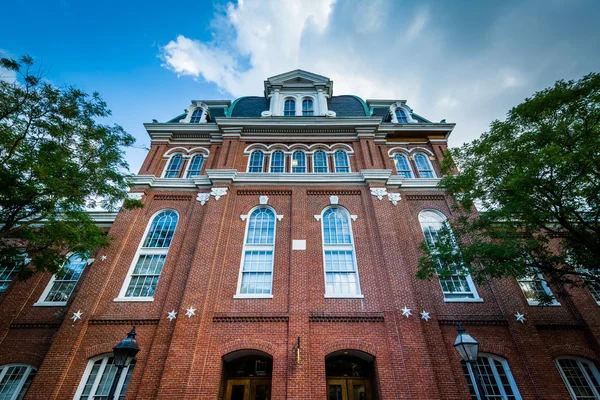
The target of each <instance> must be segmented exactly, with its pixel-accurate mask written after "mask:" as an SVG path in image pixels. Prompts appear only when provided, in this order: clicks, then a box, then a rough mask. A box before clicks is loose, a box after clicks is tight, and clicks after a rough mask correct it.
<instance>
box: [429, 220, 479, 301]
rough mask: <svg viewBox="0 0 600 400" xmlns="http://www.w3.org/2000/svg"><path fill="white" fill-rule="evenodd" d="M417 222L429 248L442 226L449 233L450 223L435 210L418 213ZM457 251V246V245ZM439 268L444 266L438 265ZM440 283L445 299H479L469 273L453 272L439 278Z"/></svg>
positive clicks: (435, 241)
mask: <svg viewBox="0 0 600 400" xmlns="http://www.w3.org/2000/svg"><path fill="white" fill-rule="evenodd" d="M419 223H420V224H421V229H422V230H423V235H424V236H425V241H426V242H427V245H428V246H429V247H430V248H435V245H436V243H437V242H438V241H439V239H440V235H441V232H442V230H443V229H444V228H446V229H448V232H449V233H450V234H451V231H450V225H449V224H448V221H447V219H446V217H444V216H443V215H441V214H440V213H438V212H436V211H431V210H425V211H421V212H420V213H419ZM457 251H458V246H457ZM439 268H440V269H441V270H443V269H445V268H446V267H445V266H443V265H440V266H439ZM439 281H440V285H441V286H442V292H443V293H444V300H446V301H469V300H474V299H479V296H478V295H477V290H476V289H475V284H474V283H473V279H471V276H470V275H468V274H467V275H463V274H453V275H451V276H449V277H446V278H440V279H439Z"/></svg>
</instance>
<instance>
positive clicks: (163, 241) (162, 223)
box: [142, 210, 178, 248]
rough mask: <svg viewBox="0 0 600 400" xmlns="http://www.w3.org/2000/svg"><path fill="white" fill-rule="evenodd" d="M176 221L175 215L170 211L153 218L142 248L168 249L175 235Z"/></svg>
mask: <svg viewBox="0 0 600 400" xmlns="http://www.w3.org/2000/svg"><path fill="white" fill-rule="evenodd" d="M177 220H178V217H177V213H176V212H175V211H171V210H169V211H163V212H161V213H160V214H158V215H157V216H156V217H154V220H153V221H152V225H150V229H149V230H148V234H147V235H146V240H144V244H143V245H142V247H159V248H168V247H169V246H170V245H171V240H172V239H173V234H174V233H175V227H176V226H177Z"/></svg>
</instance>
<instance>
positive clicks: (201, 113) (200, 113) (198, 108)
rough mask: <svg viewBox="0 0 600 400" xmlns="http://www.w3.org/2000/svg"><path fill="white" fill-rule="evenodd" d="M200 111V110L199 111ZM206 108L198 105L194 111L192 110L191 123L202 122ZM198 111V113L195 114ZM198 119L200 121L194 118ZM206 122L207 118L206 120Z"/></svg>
mask: <svg viewBox="0 0 600 400" xmlns="http://www.w3.org/2000/svg"><path fill="white" fill-rule="evenodd" d="M198 111H199V112H198ZM205 111H206V110H205V109H204V108H202V107H197V108H196V109H195V110H194V111H192V113H191V114H190V122H189V123H190V124H200V123H202V117H203V116H204V113H205ZM196 113H198V115H195V114H196ZM196 118H197V119H198V121H194V119H196ZM204 122H206V119H205V121H204Z"/></svg>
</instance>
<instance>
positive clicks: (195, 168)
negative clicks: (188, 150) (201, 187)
mask: <svg viewBox="0 0 600 400" xmlns="http://www.w3.org/2000/svg"><path fill="white" fill-rule="evenodd" d="M203 164H204V156H203V155H202V154H196V155H194V156H193V157H192V159H191V160H190V163H189V165H188V169H187V173H186V175H185V177H186V178H193V177H195V176H199V175H200V172H201V171H202V165H203Z"/></svg>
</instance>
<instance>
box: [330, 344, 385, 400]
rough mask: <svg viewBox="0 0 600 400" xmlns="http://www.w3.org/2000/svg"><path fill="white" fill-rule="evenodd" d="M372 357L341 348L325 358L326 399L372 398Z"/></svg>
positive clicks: (360, 399)
mask: <svg viewBox="0 0 600 400" xmlns="http://www.w3.org/2000/svg"><path fill="white" fill-rule="evenodd" d="M373 361H374V357H373V356H372V355H370V354H367V353H364V352H362V351H358V350H341V351H336V352H334V353H331V354H329V355H328V356H327V357H326V358H325V373H326V375H327V400H373V399H374V397H373V392H374V391H373V383H374V382H373V381H374V364H373Z"/></svg>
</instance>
